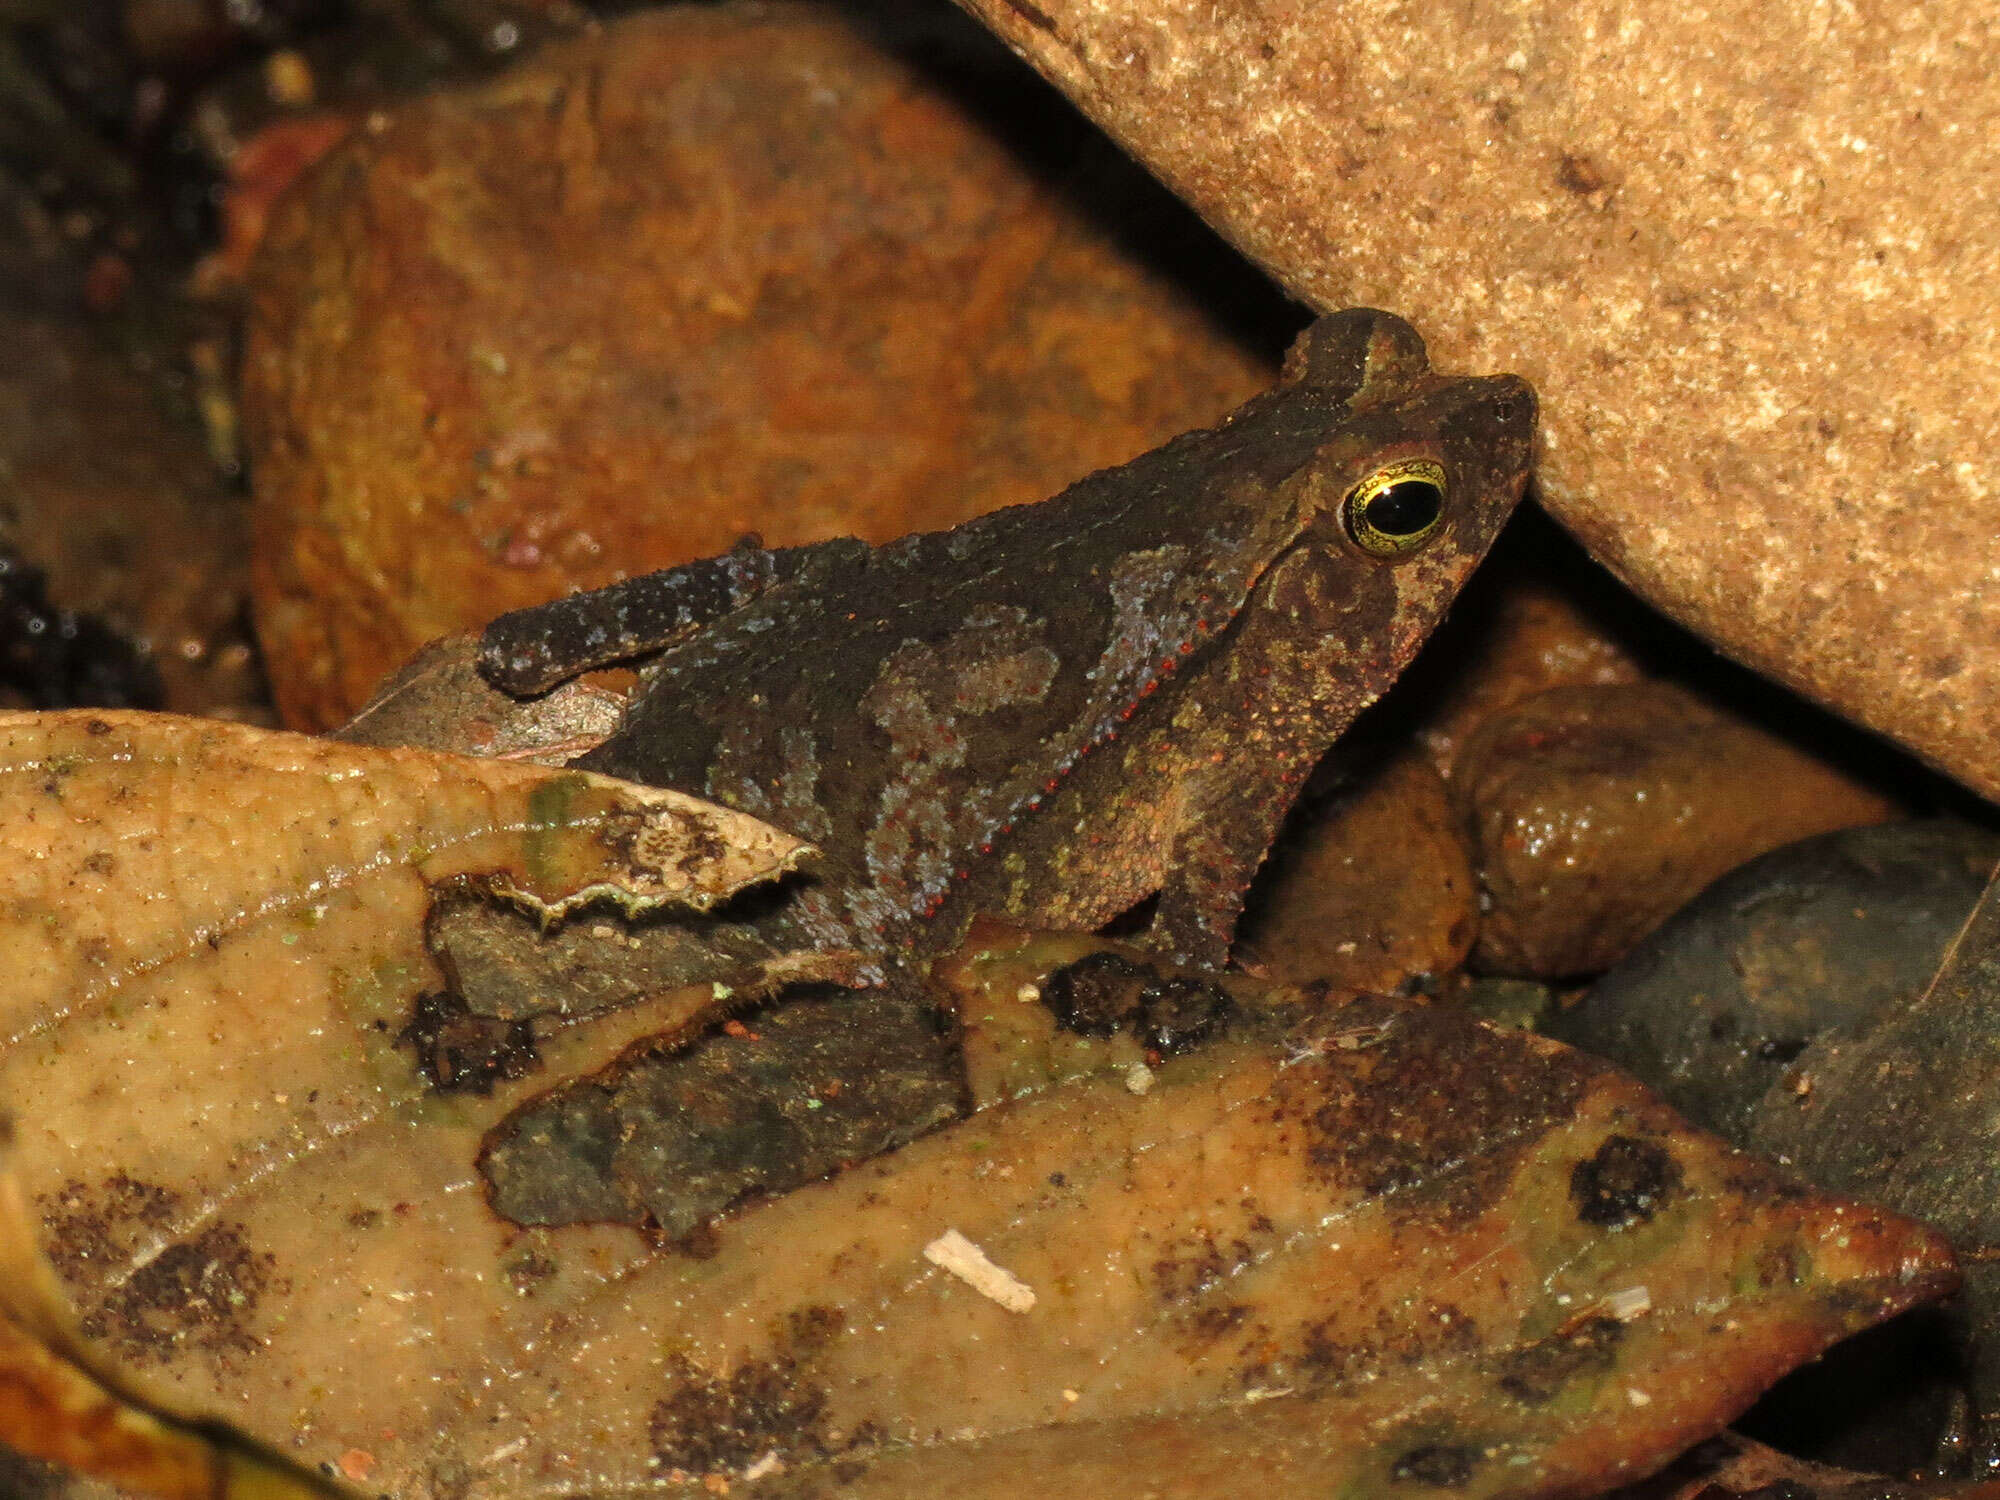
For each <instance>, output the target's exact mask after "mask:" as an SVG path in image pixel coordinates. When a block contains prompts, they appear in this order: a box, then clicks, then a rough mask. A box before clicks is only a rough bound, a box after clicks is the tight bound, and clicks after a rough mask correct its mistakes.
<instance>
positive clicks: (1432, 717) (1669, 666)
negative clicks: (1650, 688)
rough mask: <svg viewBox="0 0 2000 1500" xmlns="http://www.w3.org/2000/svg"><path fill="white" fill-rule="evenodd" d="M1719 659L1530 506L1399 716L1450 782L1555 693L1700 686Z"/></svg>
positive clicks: (1452, 621)
mask: <svg viewBox="0 0 2000 1500" xmlns="http://www.w3.org/2000/svg"><path fill="white" fill-rule="evenodd" d="M1713 662H1714V653H1713V652H1711V651H1709V650H1708V648H1707V647H1706V646H1703V645H1701V643H1700V642H1698V641H1695V640H1694V639H1693V637H1690V636H1687V635H1686V633H1685V632H1683V631H1681V630H1680V629H1679V628H1678V627H1676V626H1673V625H1671V624H1670V623H1669V622H1667V621H1665V620H1663V619H1661V618H1660V616H1659V615H1657V614H1656V613H1654V612H1653V611H1652V610H1651V609H1649V608H1647V607H1646V606H1645V605H1644V604H1642V603H1640V602H1639V601H1638V600H1637V599H1635V598H1633V597H1632V595H1631V594H1630V593H1629V592H1628V591H1627V590H1626V589H1624V588H1623V587H1621V586H1620V585H1619V584H1618V582H1617V581H1616V580H1615V579H1613V578H1612V577H1611V576H1610V575H1609V574H1608V573H1606V572H1605V571H1604V570H1603V569H1602V568H1601V567H1599V566H1598V565H1597V564H1596V563H1594V562H1592V561H1591V560H1590V557H1589V555H1588V554H1587V553H1585V552H1584V550H1583V549H1582V548H1581V547H1579V546H1577V544H1576V543H1575V542H1574V541H1572V540H1571V539H1570V537H1569V536H1568V534H1567V533H1565V532H1564V531H1563V530H1562V528H1561V527H1559V526H1557V525H1555V524H1554V523H1553V522H1551V521H1550V520H1549V518H1548V517H1547V515H1545V514H1544V513H1543V512H1542V511H1541V510H1539V509H1538V508H1535V507H1532V506H1523V507H1522V508H1521V509H1519V510H1517V511H1516V512H1515V513H1514V518H1513V519H1512V520H1511V521H1509V522H1508V523H1507V528H1506V530H1504V531H1503V532H1501V534H1500V537H1499V540H1497V541H1496V542H1495V543H1494V544H1493V550H1492V551H1491V552H1490V553H1488V554H1487V558H1486V561H1485V562H1484V563H1483V564H1481V565H1480V568H1479V571H1478V572H1477V573H1475V574H1474V575H1473V576H1472V580H1471V582H1469V583H1468V584H1467V585H1466V586H1465V589H1464V591H1463V592H1462V593H1461V594H1460V595H1459V596H1458V599H1457V601H1456V602H1455V603H1454V604H1453V605H1452V607H1451V613H1450V615H1449V616H1447V617H1446V619H1445V622H1444V624H1443V625H1441V626H1440V627H1439V628H1438V630H1437V633H1436V634H1435V635H1434V636H1432V638H1431V639H1430V641H1429V642H1427V643H1426V645H1425V646H1424V650H1423V652H1422V654H1421V655H1420V656H1419V657H1418V658H1417V661H1416V662H1415V663H1414V664H1413V665H1412V667H1411V669H1410V671H1408V672H1407V673H1405V674H1404V677H1403V680H1402V681H1401V682H1399V683H1398V684H1397V686H1396V688H1395V690H1394V694H1395V696H1394V697H1393V698H1392V699H1391V703H1392V705H1393V707H1392V709H1391V717H1395V718H1397V719H1398V720H1399V721H1402V722H1407V723H1408V725H1409V728H1410V731H1411V732H1412V733H1414V734H1415V735H1416V737H1417V738H1418V740H1419V741H1420V742H1421V743H1422V744H1423V747H1424V749H1425V750H1426V751H1427V752H1428V753H1429V755H1430V758H1431V761H1432V763H1433V764H1434V765H1436V767H1437V768H1438V772H1439V774H1441V775H1444V776H1447V777H1448V776H1450V775H1451V768H1452V763H1453V761H1454V760H1455V759H1456V758H1457V756H1458V752H1459V750H1460V749H1461V748H1463V746H1464V744H1465V740H1466V736H1468V735H1470V734H1471V733H1472V732H1473V731H1474V730H1475V729H1477V728H1478V727H1479V725H1480V724H1481V723H1482V722H1483V721H1484V720H1486V719H1488V718H1491V717H1492V716H1493V715H1494V714H1497V713H1500V712H1502V711H1503V710H1505V709H1508V708H1511V707H1513V706H1514V705H1515V704H1516V703H1519V702H1521V701H1522V700H1523V699H1525V698H1532V697H1533V696H1534V695H1535V694H1536V693H1539V692H1542V691H1543V690H1544V689H1547V688H1553V687H1602V686H1606V685H1608V684H1610V683H1614V682H1638V681H1640V680H1641V679H1643V678H1646V677H1649V676H1658V675H1675V674H1677V673H1681V672H1686V673H1688V674H1690V675H1693V676H1695V677H1697V678H1699V677H1701V676H1702V675H1703V674H1704V670H1705V669H1710V668H1712V666H1713Z"/></svg>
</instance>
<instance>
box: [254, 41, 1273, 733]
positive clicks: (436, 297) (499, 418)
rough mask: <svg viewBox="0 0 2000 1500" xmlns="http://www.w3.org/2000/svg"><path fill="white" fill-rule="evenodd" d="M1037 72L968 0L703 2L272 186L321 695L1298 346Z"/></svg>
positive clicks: (1152, 432)
mask: <svg viewBox="0 0 2000 1500" xmlns="http://www.w3.org/2000/svg"><path fill="white" fill-rule="evenodd" d="M968 44H970V46H971V47H972V48H973V49H974V51H973V52H972V53H971V55H969V56H968V55H967V52H966V48H967V45H968ZM921 59H928V61H924V60H921ZM1017 72H1018V70H1017V69H1016V68H1015V66H1014V64H1013V61H1012V59H1010V58H1008V57H1007V56H1006V55H1005V53H1004V52H1003V51H1002V50H1001V49H1000V48H999V47H997V46H995V45H994V44H993V43H992V42H991V41H990V39H989V38H987V37H985V36H984V35H982V34H981V33H980V32H979V31H978V29H977V28H976V27H974V26H972V25H971V24H970V23H968V22H966V21H965V20H964V19H963V18H961V17H959V16H957V15H956V14H954V13H952V12H950V11H943V12H938V11H935V10H926V9H925V8H922V7H909V6H905V5H902V4H896V5H882V6H874V7H869V8H867V9H866V10H865V11H864V10H861V9H858V8H857V9H855V10H854V11H852V12H851V13H850V14H847V15H843V14H842V13H841V12H839V11H835V10H833V9H830V8H824V7H820V8H807V7H793V6H777V5H728V6H675V7H672V8H669V9H667V10H664V11H660V12H656V13H652V14H648V15H643V16H636V17H632V18H629V19H627V20H624V21H620V22H618V23H616V24H614V25H611V26H607V27H606V28H604V30H603V31H602V32H601V33H599V34H597V35H595V36H592V37H588V38H585V39H583V40H581V41H578V42H575V43H572V44H569V45H566V46H563V47H559V48H553V49H551V50H548V51H545V52H543V53H541V54H539V55H538V57H537V58H536V59H535V60H533V61H532V62H530V63H527V64H525V65H523V66H521V67H519V68H517V69H514V70H512V71H510V72H509V73H508V74H506V75H505V76H503V77H501V78H499V79H497V80H495V81H492V82H490V83H486V84H482V85H480V86H477V87H474V88H470V89H465V90H459V91H455V92H448V93H444V94H439V95H435V96H432V97H429V98H426V99H424V100H421V101H418V102H414V103H411V104H409V105H406V106H402V107H400V108H397V109H394V110H390V111H387V112H384V113H382V114H380V115H378V116H376V117H374V118H372V119H371V120H369V121H368V122H367V123H366V125H365V127H364V128H363V129H361V130H360V131H357V132H356V134H355V136H354V137H353V138H352V139H351V140H350V141H349V142H348V143H347V144H346V145H344V146H342V147H341V148H339V149H338V150H337V151H335V152H334V153H333V154H332V155H330V156H329V157H328V158H326V159H325V160H324V161H323V162H322V163H321V164H320V166H319V168H318V169H317V171H316V172H315V173H314V174H313V176H312V177H311V178H310V179H308V180H306V181H304V182H302V183H301V184H300V186H299V188H298V190H297V191H295V192H293V193H292V194H291V195H290V196H289V197H288V198H287V199H285V200H284V201H283V202H282V203H281V204H280V205H279V206H278V208H277V209H276V210H275V212H274V215H273V218H272V221H271V226H270V230H269V235H268V238H267V241H266V244H265V248H264V253H263V259H262V260H261V262H260V264H259V266H258V268H257V271H256V275H255V287H254V291H255V297H254V307H253V311H252V318H251V324H250V332H249V346H248V354H247V358H246V361H245V371H244V385H245V389H244V408H245V421H246V430H247V433H248V437H249V442H250V445H251V460H252V472H253V476H254V480H255V484H256V491H257V577H256V597H257V611H258V627H259V632H260V634H261V636H262V638H263V641H264V644H265V648H266V651H267V653H268V658H269V663H270V671H271V675H272V679H273V685H274V687H275V689H276V692H277V697H278V701H279V705H280V707H281V708H282V710H283V711H284V713H285V716H286V718H287V720H288V721H289V722H292V723H294V724H299V725H304V726H325V725H327V724H330V723H335V722H338V721H340V720H342V719H344V718H346V717H347V715H349V714H350V713H352V712H353V711H354V710H355V709H356V708H357V707H359V706H360V704H361V702H362V701H363V699H364V698H365V697H366V696H367V693H368V690H369V688H370V687H371V686H372V685H373V684H374V683H375V681H376V679H378V678H379V677H381V676H382V675H383V674H384V673H385V672H387V671H388V670H389V669H391V668H393V667H394V666H396V665H397V664H398V663H399V662H400V661H401V660H402V659H403V658H405V657H406V656H408V655H409V654H410V653H411V652H412V651H414V650H415V649H416V648H417V647H418V646H419V645H421V644H422V643H423V642H425V641H426V640H429V639H431V638H432V637H434V636H438V635H442V634H446V633H448V632H451V631H455V630H460V629H464V628H466V627H468V626H476V625H479V624H481V623H483V622H484V621H485V620H487V619H488V618H490V617H491V616H492V615H494V614H496V613H498V612H499V611H501V610H504V609H509V608H513V607H516V606H519V605H525V604H530V603H535V602H539V601H540V600H543V599H546V598H551V597H554V596H556V595H559V594H562V593H564V592H566V591H567V590H568V589H570V588H573V587H593V586H595V585H598V584H602V583H607V582H610V581H611V580H613V579H615V578H618V577H622V576H624V575H626V574H627V573H636V572H644V571H646V570H647V569H650V568H657V567H664V566H666V565H668V564H670V563H674V562H679V561H683V560H685V559H687V558H691V557H700V556H706V555H709V554H712V553H716V552H720V551H724V550H726V549H727V548H728V547H730V546H731V545H732V544H733V543H735V542H736V541H737V540H738V539H739V538H740V537H741V536H742V535H743V534H744V533H745V532H750V531H755V532H759V533H761V534H762V535H763V537H764V538H765V540H766V541H768V542H770V543H772V544H774V545H776V544H784V543H793V542H802V541H810V540H814V539H817V538H822V537H827V536H835V535H840V534H842V533H848V532H852V533H855V534H858V535H861V536H863V537H867V538H869V539H871V540H883V539H887V538H889V537H892V536H895V535H898V534H900V533H901V532H904V531H908V530H912V529H920V528H925V527H936V526H950V525H954V524H956V523H957V522H959V521H962V520H965V519H967V518H968V517H970V516H972V515H976V514H978V513H980V512H982V511H985V510H990V509H992V508H994V507H996V506H1000V505H1005V504H1012V503H1016V502H1021V501H1029V500H1038V499H1041V498H1043V497H1045V496H1047V495H1049V494H1052V493H1054V492H1055V491H1056V490H1058V489H1060V488H1061V487H1062V486H1063V485H1064V484H1066V483H1068V482H1069V481H1070V480H1072V479H1074V478H1076V477H1077V476H1078V475H1079V474H1081V473H1083V472H1085V471H1087V470H1089V469H1092V468H1096V467H1098V466H1101V465H1104V464H1108V463H1117V462H1122V461H1123V460H1124V459H1126V458H1128V457H1130V456H1131V455H1133V454H1135V453H1138V452H1140V451H1143V450H1144V449H1146V448H1148V447H1151V446H1153V445H1154V444H1155V443H1157V442H1159V441H1161V440H1163V439H1164V438H1165V437H1167V436H1169V435H1171V434H1172V433H1175V432H1178V431H1181V430H1183V429H1185V428H1188V427H1192V426H1198V425H1201V424H1203V423H1206V422H1209V421H1212V420H1214V419H1215V418H1216V417H1218V416H1219V415H1221V414H1222V413H1223V412H1224V411H1226V410H1228V409H1229V408H1230V407H1232V406H1234V405H1236V404H1237V403H1238V402H1239V401H1241V400H1242V399H1243V398H1244V397H1245V396H1247V395H1248V394H1249V393H1251V392H1252V391H1254V390H1256V389H1258V388H1259V387H1260V386H1262V385H1263V384H1265V383H1267V381H1268V379H1269V378H1270V371H1269V370H1268V369H1267V368H1266V367H1265V364H1264V362H1263V360H1262V359H1261V358H1260V357H1259V356H1258V355H1255V354H1252V353H1249V352H1246V350H1245V349H1244V348H1243V347H1241V346H1240V345H1238V344H1237V343H1235V342H1233V341H1232V340H1231V339H1230V338H1229V337H1227V336H1226V335H1225V334H1224V333H1223V332H1222V330H1221V328H1220V326H1219V324H1218V322H1217V320H1216V319H1215V316H1214V305H1215V294H1216V292H1217V288H1218V278H1217V277H1215V276H1206V277H1203V278H1201V282H1202V285H1201V290H1200V292H1199V293H1198V294H1196V293H1191V292H1189V291H1188V290H1187V289H1185V288H1184V287H1183V286H1182V285H1181V284H1180V283H1179V282H1177V281H1176V280H1174V279H1173V278H1170V277H1168V276H1166V275H1163V274H1161V273H1160V271H1159V270H1157V269H1156V268H1154V267H1151V266H1149V265H1146V264H1143V263H1141V262H1140V261H1138V260H1137V259H1135V258H1134V256H1133V255H1132V254H1131V253H1130V246H1129V245H1128V244H1126V243H1122V242H1121V241H1120V239H1119V238H1118V236H1117V234H1115V233H1114V232H1113V231H1112V230H1111V229H1110V228H1108V227H1107V226H1108V225H1119V226H1121V227H1122V230H1123V232H1126V233H1130V234H1131V235H1132V236H1133V241H1132V242H1133V243H1136V244H1138V245H1141V246H1150V248H1151V249H1152V250H1153V251H1155V252H1157V250H1158V249H1159V245H1158V243H1157V242H1158V241H1160V240H1161V239H1163V238H1175V237H1179V238H1181V239H1185V238H1187V237H1188V235H1189V231H1190V228H1192V229H1193V230H1195V231H1197V232H1199V225H1198V224H1194V223H1193V221H1192V220H1191V219H1189V218H1187V217H1186V216H1185V215H1184V211H1183V210H1181V209H1180V208H1179V207H1178V206H1177V205H1173V204H1172V203H1171V202H1170V200H1168V199H1167V198H1166V197H1165V195H1164V194H1161V193H1159V192H1158V190H1157V188H1155V187H1153V186H1152V185H1151V184H1148V183H1144V181H1143V178H1141V177H1140V174H1138V173H1137V172H1135V171H1134V170H1132V169H1131V168H1130V167H1129V165H1127V164H1124V163H1115V165H1116V167H1117V169H1118V170H1119V171H1121V172H1122V173H1123V176H1122V177H1118V176H1107V175H1106V174H1105V173H1104V172H1101V171H1100V172H1099V173H1098V174H1097V175H1096V177H1095V178H1094V179H1090V180H1086V181H1084V182H1079V181H1077V180H1076V179H1075V177H1074V175H1073V174H1074V173H1075V171H1076V170H1077V168H1078V161H1077V152H1078V142H1079V139H1080V138H1087V136H1088V132H1087V130H1086V129H1085V128H1084V127H1082V126H1081V124H1080V122H1074V121H1072V123H1071V124H1070V125H1069V126H1068V127H1067V138H1066V139H1065V137H1064V134H1063V131H1064V127H1062V125H1061V123H1060V121H1061V119H1062V118H1066V117H1067V112H1066V111H1063V110H1060V109H1059V108H1055V109H1052V108H1051V106H1053V105H1055V104H1057V101H1055V100H1053V99H1051V98H1046V97H1041V96H1039V95H1037V94H1036V93H1035V92H1034V91H1033V90H1032V89H1030V90H1027V91H1025V92H1024V90H1023V80H1022V79H1021V78H1020V77H1018V76H1017ZM945 77H948V78H949V79H950V81H951V84H952V87H946V85H945V82H944V81H943V80H944V78H945ZM1010 111H1011V112H1012V113H1013V115H1014V116H1019V115H1021V114H1024V113H1026V114H1032V115H1034V116H1036V118H1037V119H1038V121H1039V122H1040V123H1043V124H1047V123H1049V121H1050V119H1051V118H1052V117H1053V118H1055V122H1056V126H1057V129H1056V135H1055V138H1054V139H1053V140H1051V139H1050V138H1049V136H1047V135H1046V134H1044V135H1042V136H1040V137H1038V138H1037V146H1036V149H1038V150H1040V151H1041V152H1043V153H1044V155H1045V156H1046V157H1050V158H1053V159H1052V160H1044V161H1042V162H1040V163H1039V164H1037V163H1034V162H1029V161H1025V160H1023V158H1022V157H1021V156H1020V155H1018V154H1017V153H1016V151H1015V150H1013V149H1012V148H1011V147H1010V144H1009V143H1008V142H1007V141H1006V140H1005V139H1003V138H1002V137H1001V136H1000V135H997V134H996V133H995V132H994V131H993V130H991V129H989V128H988V124H989V116H990V115H994V114H997V115H1000V116H1002V117H1006V116H1008V115H1009V112H1010ZM1086 150H1090V151H1095V152H1096V153H1097V155H1098V156H1099V157H1101V158H1102V159H1104V160H1106V161H1109V160H1111V159H1112V158H1113V153H1111V152H1109V151H1108V150H1107V149H1106V148H1104V147H1102V146H1101V145H1095V146H1090V147H1087V148H1086ZM1065 174H1071V175H1065ZM1135 184H1140V185H1135ZM1147 194H1150V195H1151V197H1150V198H1148V197H1147V196H1146V195H1147ZM1092 207H1095V208H1098V209H1102V210H1103V212H1102V213H1101V214H1093V213H1091V212H1089V211H1088V209H1089V208H1092ZM1135 215H1136V216H1137V225H1138V227H1136V228H1135V227H1134V216H1135ZM1148 223H1150V224H1151V225H1152V226H1153V229H1152V230H1151V231H1149V230H1147V229H1146V228H1145V227H1144V226H1145V225H1147V224H1148ZM1211 258H1212V259H1216V260H1223V261H1226V260H1227V259H1228V258H1227V257H1226V255H1215V256H1212V257H1211ZM1238 276H1239V280H1240V279H1241V273H1240V272H1239V273H1238ZM1271 300H1272V301H1273V302H1275V300H1276V299H1271ZM1282 338H1283V333H1282V331H1281V332H1280V334H1279V337H1278V340H1277V341H1276V342H1277V343H1282ZM1272 352H1273V353H1275V348H1274V349H1273V351H1272Z"/></svg>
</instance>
